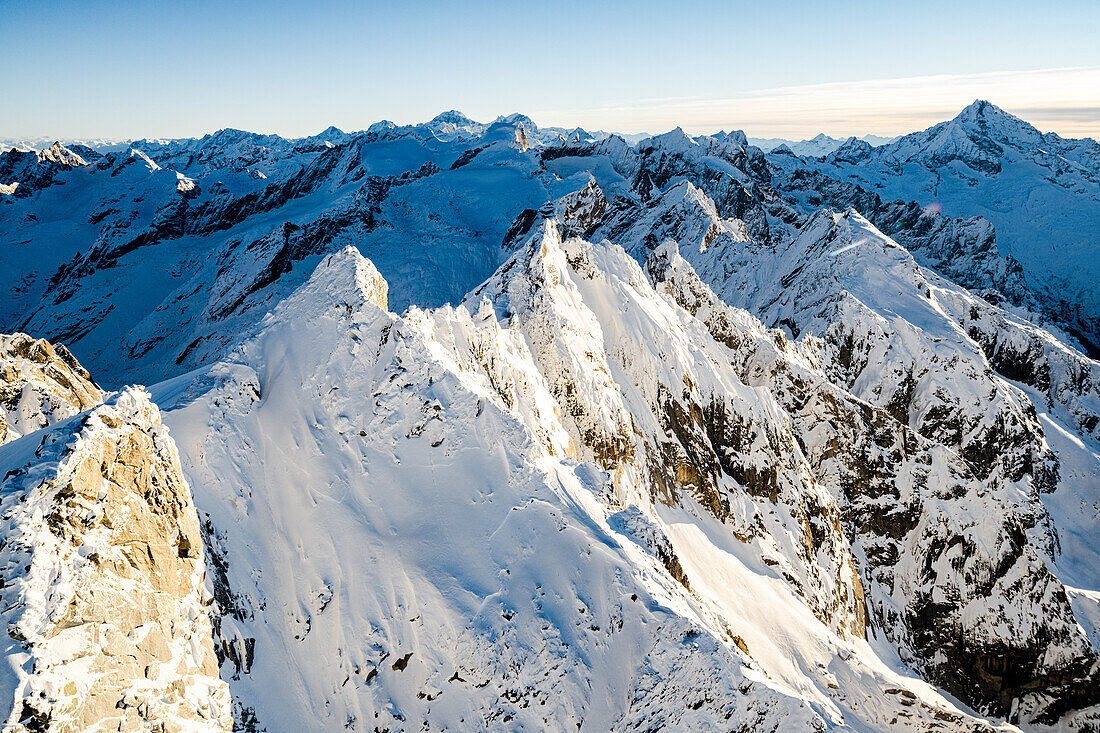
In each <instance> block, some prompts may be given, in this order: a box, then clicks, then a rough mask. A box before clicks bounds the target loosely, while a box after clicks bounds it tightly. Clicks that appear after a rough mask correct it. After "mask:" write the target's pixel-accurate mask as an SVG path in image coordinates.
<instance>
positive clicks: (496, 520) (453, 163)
mask: <svg viewBox="0 0 1100 733" xmlns="http://www.w3.org/2000/svg"><path fill="white" fill-rule="evenodd" d="M755 143H759V146H758V145H757V144H755ZM1098 237H1100V147H1098V146H1097V143H1095V142H1094V141H1091V140H1068V139H1064V138H1061V137H1059V136H1057V135H1053V134H1052V133H1040V132H1039V131H1038V130H1037V129H1036V128H1034V127H1032V126H1031V125H1030V124H1028V123H1027V122H1024V121H1023V120H1021V119H1018V118H1017V117H1014V116H1013V115H1011V114H1009V113H1007V112H1004V111H1003V110H1001V109H999V108H998V107H996V106H995V105H993V104H990V103H988V102H984V101H978V102H975V103H974V104H972V105H970V106H969V107H967V108H966V109H964V110H963V111H962V112H961V113H960V114H959V115H958V116H957V117H955V118H954V119H951V120H948V121H946V122H943V123H940V124H938V125H935V126H933V127H931V128H929V129H928V130H925V131H922V132H917V133H914V134H911V135H906V136H903V137H900V138H897V139H884V138H874V137H873V136H868V137H867V138H850V139H847V140H838V139H834V138H829V137H827V136H824V135H821V136H818V137H816V138H813V139H811V140H805V141H802V142H801V143H794V142H791V141H780V140H755V139H754V138H748V137H746V135H745V134H744V133H743V132H740V131H732V132H721V133H716V134H713V135H699V136H693V135H689V134H688V133H686V132H684V130H682V129H680V128H676V129H674V130H672V131H670V132H667V133H664V134H660V135H656V136H644V137H641V138H640V139H639V136H622V135H616V134H611V133H606V132H602V131H586V130H583V129H581V128H543V127H539V126H538V125H537V124H536V123H535V122H534V121H533V120H532V119H531V118H529V117H527V116H526V115H522V114H511V115H504V116H501V117H499V118H497V119H495V120H492V121H489V122H478V121H475V120H473V119H471V118H469V117H467V116H466V115H464V114H462V113H461V112H458V111H454V110H451V111H448V112H444V113H442V114H440V115H438V116H436V117H435V118H433V119H432V120H430V121H429V122H426V123H423V124H415V125H397V124H394V123H391V122H379V123H376V124H373V125H371V126H370V127H369V128H368V129H366V130H364V131H361V132H344V131H341V130H339V129H337V128H335V127H329V128H328V129H326V130H324V131H323V132H321V133H319V134H317V135H313V136H310V137H305V138H299V139H285V138H282V137H279V136H277V135H260V134H255V133H250V132H245V131H240V130H221V131H219V132H216V133H213V134H210V135H206V136H204V137H202V138H196V139H181V140H131V141H128V142H126V143H117V142H112V143H110V144H106V143H103V144H76V143H70V144H65V143H64V142H55V141H50V142H49V143H46V144H42V145H38V146H37V147H36V146H34V145H30V144H24V145H20V146H14V147H11V148H10V149H8V150H6V151H5V152H2V153H0V261H2V262H3V263H4V267H3V268H0V289H2V292H3V293H4V295H5V297H4V298H2V299H0V331H2V332H3V333H6V334H11V335H4V336H0V444H2V445H0V476H2V481H3V483H2V488H0V600H2V602H3V603H2V608H0V614H2V615H3V622H4V624H5V628H6V633H7V635H6V637H4V638H5V640H6V641H5V644H4V645H3V647H4V650H3V656H4V661H5V664H4V665H3V670H4V671H3V672H2V673H0V697H3V699H4V700H6V701H7V703H8V705H10V709H6V710H4V713H5V715H6V717H5V718H4V723H3V730H4V731H5V733H9V732H10V733H39V732H42V731H66V732H68V731H73V732H75V731H139V730H140V731H163V732H168V731H229V730H238V731H253V732H259V731H271V732H272V733H274V732H276V731H304V730H318V731H342V730H353V731H406V730H407V731H413V730H428V731H443V730H451V731H454V730H492V731H512V730H579V731H607V730H615V731H634V730H728V731H746V732H747V731H807V730H810V731H834V730H853V731H1016V730H1024V731H1035V732H1037V733H1044V732H1047V731H1081V732H1087V731H1098V730H1100V632H1098V629H1100V362H1097V361H1096V360H1095V359H1096V357H1097V355H1098V354H1100V289H1098V288H1097V285H1096V283H1097V282H1100V272H1098V270H1097V267H1098V263H1100V254H1098V252H1100V249H1098V246H1100V241H1098V239H1097V238H1098ZM1040 240H1041V242H1042V246H1040V245H1039V242H1040ZM1051 252H1054V253H1056V255H1057V256H1054V257H1052V256H1050V253H1051ZM63 344H64V345H63Z"/></svg>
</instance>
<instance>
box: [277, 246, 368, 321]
mask: <svg viewBox="0 0 1100 733" xmlns="http://www.w3.org/2000/svg"><path fill="white" fill-rule="evenodd" d="M388 292H389V286H388V285H387V283H386V280H385V278H383V277H382V275H380V274H379V272H378V269H377V268H375V266H374V263H372V262H371V261H370V260H368V259H367V258H366V257H364V256H363V255H361V254H360V253H359V250H357V249H356V248H355V247H352V246H351V245H348V246H347V247H344V249H342V250H340V251H339V252H334V253H332V254H330V255H326V256H325V257H324V259H322V260H321V262H320V263H319V264H318V265H317V267H316V269H315V270H314V271H313V274H312V275H311V276H310V278H309V280H307V281H306V283H305V284H304V285H302V286H301V287H300V288H298V290H296V291H295V292H294V293H293V295H291V296H290V297H289V298H287V300H285V301H283V303H281V304H280V306H279V308H278V309H277V310H276V313H275V314H273V315H272V316H271V318H274V319H277V318H278V317H279V314H280V313H290V314H296V315H301V314H307V313H318V312H325V311H329V310H342V311H345V312H347V313H351V312H353V311H358V310H360V309H361V308H363V307H365V306H367V305H368V304H371V305H374V306H377V307H378V308H380V309H382V310H383V311H385V310H386V309H387V305H388V303H387V295H388Z"/></svg>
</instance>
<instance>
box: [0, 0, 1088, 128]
mask: <svg viewBox="0 0 1100 733" xmlns="http://www.w3.org/2000/svg"><path fill="white" fill-rule="evenodd" d="M1097 28H1100V2H1097V1H1096V0H1062V1H1061V2H1051V3H1036V2H1034V0H1030V1H1028V2H1016V1H1015V0H1008V1H1005V0H1002V1H1001V2H964V1H962V0H955V2H904V3H895V2H877V3H872V2H808V1H801V2H798V1H783V0H771V1H770V2H753V3H741V2H726V3H722V2H648V1H646V2H635V3H620V2H604V3H598V2H590V3H584V2H543V3H525V2H522V1H521V0H511V1H510V2H467V3H447V2H425V1H418V0H413V1H410V2H402V3H377V2H361V3H352V2H323V1H322V2H305V1H302V0H299V1H298V2H278V1H275V2H264V3H260V2H232V1H231V0H223V2H210V1H208V0H175V1H174V2H150V1H147V2H119V1H117V0H116V1H113V2H92V1H83V2H81V1H76V0H66V1H61V0H35V1H34V2H23V1H13V0H0V49H2V53H3V58H4V60H5V61H4V63H5V67H6V73H4V74H3V75H0V110H2V111H3V115H2V116H0V137H18V136H26V137H30V136H39V135H53V136H59V137H81V136H112V137H146V136H165V137H169V136H170V137H177V136H190V135H200V134H202V133H205V132H210V131H213V130H215V129H218V128H221V127H239V128H244V129H250V130H255V131H259V132H277V133H280V134H284V135H293V136H298V135H306V134H312V133H314V132H317V131H320V130H321V129H323V128H324V127H327V126H328V125H329V124H334V125H336V126H338V127H341V128H342V129H346V130H355V129H362V128H364V127H366V126H367V125H369V124H370V123H371V122H374V121H377V120H379V119H391V120H394V121H396V122H398V123H407V122H415V121H422V120H426V119H428V118H430V117H432V116H434V115H435V114H436V113H438V112H439V111H441V110H443V109H450V108H457V109H460V110H462V111H464V112H466V113H467V114H469V115H470V116H471V117H474V118H475V119H491V118H493V117H495V116H497V115H498V114H504V113H509V112H514V111H522V112H525V113H527V114H530V115H531V116H532V117H533V118H534V119H535V120H536V122H539V123H540V124H563V125H570V126H571V125H574V124H580V125H584V126H586V127H590V128H597V127H602V128H605V129H618V130H622V131H625V132H637V131H643V130H645V131H651V132H655V131H661V130H662V129H667V128H670V127H673V126H675V125H676V124H679V125H681V126H683V127H684V128H685V129H687V130H688V131H689V132H704V131H711V130H714V129H717V128H727V129H728V128H734V127H737V128H743V129H745V130H746V131H747V132H748V133H749V134H750V135H755V136H760V137H764V136H771V135H777V136H787V137H796V138H797V137H802V136H809V135H812V134H815V133H816V132H819V131H824V132H826V133H830V134H834V135H847V134H853V133H862V132H875V133H881V134H896V133H899V132H906V131H910V130H913V129H919V128H922V127H925V126H927V124H930V123H931V122H934V121H937V120H939V119H942V118H944V117H947V116H951V115H953V114H954V113H955V112H957V110H958V109H960V108H961V107H962V106H964V105H965V104H967V103H969V102H970V101H973V99H974V98H976V97H979V96H980V97H986V98H989V99H990V100H991V101H993V102H994V103H996V104H999V105H1000V106H1002V107H1004V108H1005V109H1008V110H1009V111H1012V112H1015V113H1017V114H1019V115H1020V116H1022V117H1024V118H1025V119H1028V120H1029V121H1032V122H1034V123H1035V124H1037V126H1039V127H1040V128H1042V129H1045V130H1046V129H1053V130H1055V131H1057V132H1061V133H1063V134H1066V135H1073V136H1080V135H1091V136H1094V137H1096V136H1100V51H1098V50H1097V42H1096V29H1097ZM869 81H871V82H874V83H872V84H868V83H867V82H869Z"/></svg>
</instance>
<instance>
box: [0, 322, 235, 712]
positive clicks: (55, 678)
mask: <svg viewBox="0 0 1100 733" xmlns="http://www.w3.org/2000/svg"><path fill="white" fill-rule="evenodd" d="M42 343H45V342H42ZM13 448H14V446H13ZM12 453H14V454H15V457H16V458H22V459H23V462H22V464H21V465H20V462H19V461H16V462H15V465H7V464H5V465H0V469H2V471H3V473H4V474H5V475H6V476H7V478H6V479H5V480H4V484H3V497H4V499H3V504H2V515H0V531H2V533H3V534H2V536H3V537H4V538H5V539H6V543H5V545H4V547H3V548H2V549H0V580H2V581H3V588H2V590H0V595H2V603H3V609H5V610H4V611H3V617H2V622H3V624H4V626H5V627H6V628H7V629H8V633H9V636H10V637H11V638H12V639H13V640H16V641H18V642H19V644H17V645H12V646H11V647H9V658H8V660H7V662H8V663H9V664H11V665H12V666H13V667H14V668H15V669H16V674H17V677H18V681H17V684H16V686H15V689H8V688H6V687H5V688H0V694H2V695H3V696H4V697H7V696H8V695H11V697H10V698H8V699H10V700H11V701H12V707H11V713H10V716H9V718H8V720H7V722H6V724H5V726H4V729H3V730H4V732H5V733H8V732H9V731H10V732H12V733H16V732H20V733H21V732H22V731H58V732H66V733H67V732H69V731H72V732H74V733H75V732H76V731H98V730H103V731H106V730H111V731H118V730H142V731H149V730H164V731H227V730H231V729H232V716H231V704H230V697H229V690H228V687H227V686H226V684H225V683H224V682H222V681H221V680H220V679H219V678H218V663H217V660H216V657H215V655H214V646H213V641H212V632H211V623H210V618H209V615H208V606H209V604H210V602H211V601H210V599H209V598H208V597H207V596H206V595H205V592H204V590H203V576H204V568H205V564H204V558H203V553H202V536H201V534H200V530H199V523H198V517H197V514H196V512H195V507H194V504H193V503H192V500H191V493H190V490H189V488H188V486H187V484H186V482H185V481H184V479H183V475H182V473H181V471H180V466H179V456H178V454H177V452H176V447H175V444H174V442H173V441H172V439H171V437H169V435H168V431H167V429H166V428H165V427H164V426H163V425H162V424H161V422H160V413H159V411H158V410H157V408H156V406H155V405H154V404H153V403H151V402H150V401H149V398H148V395H147V394H145V393H144V391H142V390H140V389H134V388H131V389H128V390H124V391H123V392H121V393H120V394H118V395H117V396H115V397H113V398H112V399H111V400H110V401H108V402H107V403H105V404H103V405H101V406H100V407H98V408H96V409H95V410H93V411H92V412H91V413H89V414H88V415H87V416H86V417H85V418H84V419H83V420H82V421H80V422H79V423H78V424H73V425H71V426H66V427H64V428H59V429H54V430H48V431H45V432H44V438H43V443H42V445H41V446H40V447H39V448H38V450H37V451H35V452H34V453H30V452H29V451H27V450H18V451H8V452H7V453H4V452H0V461H3V459H5V458H9V456H10V454H12Z"/></svg>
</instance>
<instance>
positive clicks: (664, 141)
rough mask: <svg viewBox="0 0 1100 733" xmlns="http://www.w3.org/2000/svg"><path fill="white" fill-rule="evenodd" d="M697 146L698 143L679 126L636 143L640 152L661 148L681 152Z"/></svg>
mask: <svg viewBox="0 0 1100 733" xmlns="http://www.w3.org/2000/svg"><path fill="white" fill-rule="evenodd" d="M698 147H699V143H698V142H696V141H695V140H694V139H693V138H692V137H691V136H690V135H688V134H687V133H686V132H684V130H683V128H682V127H679V126H677V127H675V128H673V129H671V130H669V131H668V132H665V133H662V134H660V135H654V136H653V137H651V138H648V139H646V140H643V141H641V142H640V143H638V150H639V151H640V152H641V151H645V150H661V151H664V152H668V153H683V152H685V151H689V150H692V149H693V148H698Z"/></svg>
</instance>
